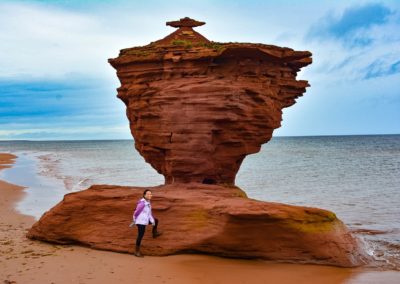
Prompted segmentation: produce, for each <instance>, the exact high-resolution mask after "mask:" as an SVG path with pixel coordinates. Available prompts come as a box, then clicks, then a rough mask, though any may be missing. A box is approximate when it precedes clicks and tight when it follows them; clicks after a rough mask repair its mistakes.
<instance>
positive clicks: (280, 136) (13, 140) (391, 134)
mask: <svg viewBox="0 0 400 284" xmlns="http://www.w3.org/2000/svg"><path fill="white" fill-rule="evenodd" d="M396 135H400V133H386V134H321V135H276V136H272V138H271V139H273V138H296V137H297V138H301V137H346V136H396ZM61 141H70V142H84V141H134V139H133V138H120V139H43V140H42V139H7V140H2V139H0V142H61ZM266 143H268V142H266ZM266 143H263V144H266Z"/></svg>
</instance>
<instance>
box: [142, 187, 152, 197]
mask: <svg viewBox="0 0 400 284" xmlns="http://www.w3.org/2000/svg"><path fill="white" fill-rule="evenodd" d="M148 191H150V192H151V190H150V189H146V190H145V191H143V197H144V196H145V195H146V193H147V192H148Z"/></svg>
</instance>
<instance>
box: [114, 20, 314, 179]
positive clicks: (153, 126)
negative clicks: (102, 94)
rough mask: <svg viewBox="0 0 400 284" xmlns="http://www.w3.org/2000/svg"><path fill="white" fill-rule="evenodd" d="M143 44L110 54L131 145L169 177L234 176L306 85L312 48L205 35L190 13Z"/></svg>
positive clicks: (266, 140) (200, 23)
mask: <svg viewBox="0 0 400 284" xmlns="http://www.w3.org/2000/svg"><path fill="white" fill-rule="evenodd" d="M167 24H170V25H171V26H174V27H177V28H179V29H178V30H177V31H176V32H174V33H172V34H171V35H169V36H167V37H166V38H164V39H162V40H159V41H156V42H154V43H151V44H149V45H147V46H143V47H134V48H128V49H123V50H121V52H120V55H119V57H118V58H115V59H110V60H109V62H110V64H111V65H112V66H113V67H114V68H115V69H116V70H117V75H118V78H119V79H120V81H121V87H120V88H119V89H118V97H119V98H120V99H121V100H122V101H123V102H124V103H125V104H126V107H127V116H128V119H129V121H130V127H131V132H132V135H133V137H134V139H135V146H136V149H137V150H138V151H139V152H140V154H141V155H142V156H143V157H144V158H145V160H146V161H147V162H148V163H150V164H151V165H152V166H153V168H155V169H156V170H157V171H158V172H159V173H160V174H163V175H164V177H165V181H166V183H173V182H181V183H182V182H183V183H186V182H198V183H212V184H229V185H233V184H234V183H235V176H236V173H237V172H238V170H239V167H240V165H241V163H242V161H243V159H244V158H245V157H246V155H248V154H252V153H256V152H258V151H259V150H260V147H261V145H262V144H264V143H266V142H268V141H269V140H270V139H271V137H272V132H273V130H274V129H276V128H278V127H280V125H281V120H282V109H283V108H285V107H289V106H291V105H293V104H294V103H295V100H296V98H298V97H299V96H301V95H302V94H303V93H304V92H305V90H306V87H307V86H308V83H307V81H302V80H296V74H297V72H298V71H299V70H300V68H301V67H304V66H306V65H308V64H310V63H311V53H310V52H308V51H294V50H292V49H290V48H282V47H277V46H272V45H265V44H251V43H216V42H210V41H209V40H208V39H206V38H204V37H203V36H202V35H200V34H199V33H197V32H195V31H194V30H193V27H195V26H199V25H202V24H204V23H203V22H197V21H194V20H191V19H188V18H184V19H181V21H176V22H169V23H167Z"/></svg>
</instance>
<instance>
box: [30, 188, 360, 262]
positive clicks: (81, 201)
mask: <svg viewBox="0 0 400 284" xmlns="http://www.w3.org/2000/svg"><path fill="white" fill-rule="evenodd" d="M151 189H152V190H153V195H154V198H153V200H152V204H153V213H154V215H155V216H156V217H157V218H159V220H160V230H161V231H163V235H162V236H161V237H159V238H157V239H153V238H151V233H150V229H148V232H146V234H145V238H144V240H143V242H142V251H143V253H144V254H146V255H158V256H160V255H171V254H179V253H207V254H212V255H218V256H224V257H236V258H238V257H240V258H259V259H266V260H277V261H285V262H303V263H318V264H329V265H337V266H346V267H349V266H357V265H360V264H363V263H364V262H365V261H366V259H367V258H368V257H367V256H366V255H365V254H363V253H362V252H360V249H359V245H358V243H357V242H356V240H355V239H353V238H352V236H351V235H350V233H349V232H348V231H347V229H346V227H345V226H344V225H343V223H342V222H341V221H340V220H338V219H337V218H336V216H335V214H333V213H332V212H329V211H326V210H322V209H316V208H309V207H299V206H290V205H285V204H279V203H271V202H262V201H257V200H253V199H249V198H247V197H246V196H245V193H244V192H243V191H241V190H240V189H238V188H236V187H222V186H217V185H201V184H180V185H166V186H160V187H155V188H151ZM143 190H144V188H138V187H119V186H108V185H103V186H101V185H98V186H92V187H91V188H89V189H87V190H85V191H82V192H77V193H71V194H67V195H66V196H65V197H64V200H63V201H62V202H61V203H59V204H58V205H57V206H56V207H54V208H53V209H52V210H51V211H50V212H47V213H46V214H45V215H44V216H43V217H42V218H41V219H40V221H39V222H38V223H36V224H35V225H34V226H33V227H32V229H31V230H30V231H29V234H28V237H30V238H33V239H39V240H45V241H50V242H54V243H59V244H81V245H85V246H90V247H92V248H96V249H102V250H111V251H116V252H128V253H132V252H133V250H134V245H135V239H136V228H129V227H128V225H129V223H130V221H131V218H132V211H133V209H134V207H135V204H136V201H137V200H138V199H139V198H140V197H141V195H142V193H143Z"/></svg>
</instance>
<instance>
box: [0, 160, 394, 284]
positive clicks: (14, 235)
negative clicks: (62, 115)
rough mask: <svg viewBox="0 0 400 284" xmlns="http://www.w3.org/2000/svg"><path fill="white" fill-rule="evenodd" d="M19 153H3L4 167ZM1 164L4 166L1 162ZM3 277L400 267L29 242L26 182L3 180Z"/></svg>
mask: <svg viewBox="0 0 400 284" xmlns="http://www.w3.org/2000/svg"><path fill="white" fill-rule="evenodd" d="M13 157H15V156H12V155H9V154H0V169H3V168H5V166H4V165H6V164H10V163H12V158H13ZM2 165H3V166H2ZM0 192H1V194H0V216H1V219H0V229H1V230H0V267H1V268H0V282H4V283H57V284H59V283H177V284H179V283H182V284H183V283H185V284H187V283H251V284H253V283H399V279H400V272H397V271H371V270H365V269H346V268H337V267H330V266H318V265H300V264H279V263H271V262H265V261H257V260H234V259H224V258H218V257H211V256H204V255H177V256H168V257H144V258H136V257H134V256H133V255H129V254H119V253H112V252H105V251H97V250H92V249H89V248H84V247H77V246H60V245H52V244H47V243H42V242H38V241H31V240H29V239H27V238H26V237H25V234H26V231H27V230H28V229H29V228H30V227H31V226H32V224H33V223H34V222H35V220H34V218H33V217H30V216H26V215H22V214H20V213H18V212H17V211H16V210H15V209H14V207H15V203H16V202H18V201H19V200H20V199H21V198H23V195H24V191H23V188H22V187H19V186H16V185H13V184H9V183H6V182H4V181H0Z"/></svg>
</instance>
